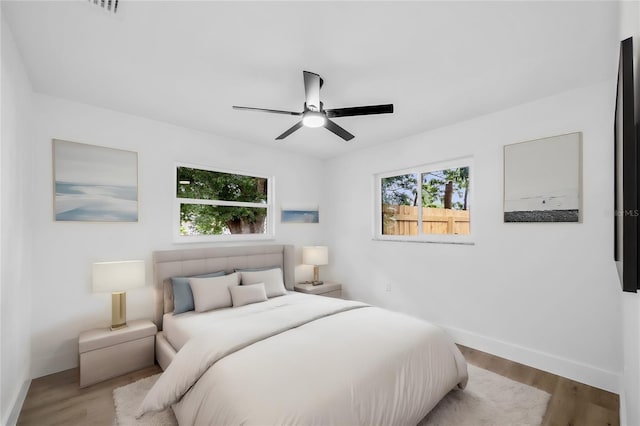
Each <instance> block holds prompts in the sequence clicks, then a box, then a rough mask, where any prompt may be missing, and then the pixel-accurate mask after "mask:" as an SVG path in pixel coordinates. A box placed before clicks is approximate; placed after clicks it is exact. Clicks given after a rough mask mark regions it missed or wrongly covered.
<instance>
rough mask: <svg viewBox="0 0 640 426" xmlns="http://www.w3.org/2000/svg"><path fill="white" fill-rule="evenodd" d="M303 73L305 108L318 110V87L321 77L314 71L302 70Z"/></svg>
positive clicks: (320, 84)
mask: <svg viewBox="0 0 640 426" xmlns="http://www.w3.org/2000/svg"><path fill="white" fill-rule="evenodd" d="M302 74H303V75H304V96H305V98H306V103H307V108H309V109H310V110H312V111H319V110H320V87H321V86H322V79H321V78H320V76H319V75H318V74H316V73H313V72H309V71H302Z"/></svg>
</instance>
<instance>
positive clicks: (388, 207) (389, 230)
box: [382, 204, 470, 235]
mask: <svg viewBox="0 0 640 426" xmlns="http://www.w3.org/2000/svg"><path fill="white" fill-rule="evenodd" d="M469 232H470V225H469V210H453V209H437V208H431V207H423V208H422V233H423V234H469ZM382 234H383V235H418V207H417V206H400V205H392V204H383V205H382Z"/></svg>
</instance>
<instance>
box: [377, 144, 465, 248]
mask: <svg viewBox="0 0 640 426" xmlns="http://www.w3.org/2000/svg"><path fill="white" fill-rule="evenodd" d="M460 167H468V168H469V195H468V198H467V201H468V203H469V212H471V206H475V203H474V194H475V191H474V190H473V188H474V186H475V185H474V181H473V179H474V167H473V157H459V158H453V159H449V160H443V161H437V162H433V163H426V164H421V165H418V166H413V167H407V168H404V169H396V170H392V171H387V172H381V173H376V174H374V177H373V182H374V185H373V187H374V194H375V196H374V197H373V198H374V203H375V204H374V209H373V215H374V218H373V240H377V241H401V242H421V243H443V244H469V245H472V244H474V240H473V237H474V229H475V227H476V226H477V225H476V224H475V223H476V222H475V220H474V221H473V224H471V223H470V228H469V234H423V233H422V226H418V235H385V234H383V233H382V210H381V209H382V179H384V178H388V177H393V176H400V175H407V174H417V175H419V176H420V178H419V181H420V182H419V186H418V188H420V187H421V185H422V183H421V181H422V175H423V174H424V173H429V172H433V171H438V170H445V169H453V168H460ZM417 197H418V205H422V191H421V190H418V193H417ZM469 220H470V222H471V220H472V218H471V214H470V216H469ZM421 223H422V209H418V224H421Z"/></svg>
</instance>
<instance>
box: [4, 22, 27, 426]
mask: <svg viewBox="0 0 640 426" xmlns="http://www.w3.org/2000/svg"><path fill="white" fill-rule="evenodd" d="M1 27H2V82H1V86H0V87H1V91H2V92H1V98H2V118H1V120H2V123H1V127H2V132H1V137H2V143H1V145H0V161H1V163H0V164H1V166H0V183H1V186H0V205H1V208H0V235H2V238H1V239H0V240H1V241H2V243H1V245H0V288H1V291H0V313H1V314H0V324H1V325H0V329H1V330H0V336H1V342H2V343H1V351H0V377H1V379H0V380H1V382H2V383H1V387H0V424H3V425H6V424H11V423H14V422H15V420H16V418H17V412H18V410H19V408H20V406H21V405H22V400H23V398H24V396H25V394H26V390H27V389H28V384H29V365H30V359H31V328H30V323H31V273H30V271H31V269H30V249H31V235H32V234H31V231H30V225H31V217H30V216H29V210H28V209H27V207H26V206H27V204H28V202H29V196H30V193H31V191H30V189H31V175H30V168H29V166H30V164H31V160H32V158H31V152H32V150H31V133H30V127H31V125H32V119H31V113H30V111H31V102H32V94H31V93H32V92H31V86H30V83H29V81H28V78H27V76H26V73H25V70H24V66H23V64H22V59H21V58H20V55H19V54H18V51H17V49H16V46H15V44H14V41H13V37H12V35H11V32H10V31H9V29H8V27H7V25H5V22H4V20H2V22H1Z"/></svg>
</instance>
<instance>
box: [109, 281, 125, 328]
mask: <svg viewBox="0 0 640 426" xmlns="http://www.w3.org/2000/svg"><path fill="white" fill-rule="evenodd" d="M126 326H127V292H126V291H117V292H113V293H111V330H112V331H113V330H120V329H121V328H125V327H126Z"/></svg>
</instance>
